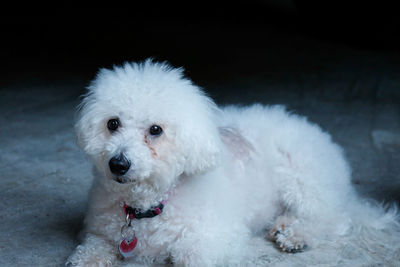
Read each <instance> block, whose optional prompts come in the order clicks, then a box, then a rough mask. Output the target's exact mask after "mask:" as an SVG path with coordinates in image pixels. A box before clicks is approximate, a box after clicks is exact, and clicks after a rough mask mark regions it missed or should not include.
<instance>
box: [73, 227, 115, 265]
mask: <svg viewBox="0 0 400 267" xmlns="http://www.w3.org/2000/svg"><path fill="white" fill-rule="evenodd" d="M116 258H117V251H116V249H115V247H114V246H112V244H111V243H110V242H109V241H107V240H105V239H103V238H101V237H99V236H96V235H92V234H87V236H86V237H85V239H84V241H83V242H82V244H81V245H79V246H78V247H76V249H75V251H74V253H73V254H72V255H71V256H70V257H69V258H68V260H67V263H66V264H65V265H66V266H93V267H94V266H99V267H100V266H112V264H113V262H114V261H115V260H116Z"/></svg>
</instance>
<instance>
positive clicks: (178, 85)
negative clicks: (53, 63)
mask: <svg viewBox="0 0 400 267" xmlns="http://www.w3.org/2000/svg"><path fill="white" fill-rule="evenodd" d="M215 109H216V107H215V104H214V103H213V102H212V101H211V100H210V99H209V98H208V97H206V96H205V95H204V94H203V93H202V92H201V91H200V90H199V89H198V88H197V87H196V86H194V85H192V83H191V82H190V81H189V80H187V79H185V78H183V77H182V70H180V69H172V68H170V67H168V65H166V64H156V63H152V62H150V61H146V62H144V63H142V64H125V65H124V66H123V67H119V68H114V70H101V71H100V73H99V74H98V76H97V78H96V79H95V80H94V81H93V82H92V84H91V86H90V87H89V92H88V94H87V95H86V96H85V98H84V100H83V102H82V105H81V108H80V114H79V120H78V122H77V124H76V129H77V133H78V138H79V142H80V144H81V145H82V147H83V148H84V150H85V151H86V153H87V154H88V155H89V156H90V157H91V158H92V160H93V162H94V164H95V166H96V168H97V170H98V172H100V173H102V174H104V175H103V176H104V177H106V178H107V179H112V180H114V181H115V182H116V183H121V184H137V185H140V184H151V185H152V186H153V188H154V189H155V190H164V189H165V188H167V187H168V186H170V185H171V184H172V183H173V182H174V181H175V180H176V178H177V177H178V176H180V175H181V174H183V173H186V174H194V173H198V172H202V171H205V170H207V169H209V168H211V167H213V166H214V165H215V164H216V162H217V160H218V154H219V148H220V143H219V142H220V139H219V137H218V133H217V129H216V127H215V123H214V121H213V118H214V112H215Z"/></svg>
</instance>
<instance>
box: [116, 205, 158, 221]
mask: <svg viewBox="0 0 400 267" xmlns="http://www.w3.org/2000/svg"><path fill="white" fill-rule="evenodd" d="M164 204H165V201H161V202H160V204H158V205H157V206H153V207H151V208H150V209H148V210H146V211H142V210H141V209H138V208H132V207H131V206H129V205H127V204H126V203H125V202H124V206H123V209H124V213H125V215H126V216H127V218H128V217H129V219H137V220H140V219H143V218H153V217H155V216H157V215H159V214H161V213H162V211H163V208H164Z"/></svg>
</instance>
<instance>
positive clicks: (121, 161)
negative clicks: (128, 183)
mask: <svg viewBox="0 0 400 267" xmlns="http://www.w3.org/2000/svg"><path fill="white" fill-rule="evenodd" d="M108 165H109V166H110V170H111V172H112V173H113V174H115V175H124V174H125V173H127V172H128V170H129V167H130V166H131V163H130V162H129V160H128V159H127V158H126V157H125V156H124V154H122V153H121V154H119V155H118V156H115V157H112V158H111V159H110V162H109V163H108Z"/></svg>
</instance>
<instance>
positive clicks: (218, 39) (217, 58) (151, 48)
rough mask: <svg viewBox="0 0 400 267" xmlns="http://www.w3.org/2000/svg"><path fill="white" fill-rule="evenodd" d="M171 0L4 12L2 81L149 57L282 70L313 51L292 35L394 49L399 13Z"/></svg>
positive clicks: (197, 69) (221, 67)
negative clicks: (165, 1)
mask: <svg viewBox="0 0 400 267" xmlns="http://www.w3.org/2000/svg"><path fill="white" fill-rule="evenodd" d="M169 2H170V1H169ZM169 2H168V3H156V2H154V3H152V4H143V3H140V2H138V3H130V4H122V3H115V4H110V3H107V4H96V5H92V6H90V7H85V6H80V5H74V4H61V5H57V6H55V5H50V6H44V5H42V6H37V5H36V4H35V5H32V6H24V5H23V4H22V3H21V7H16V6H14V8H9V9H7V8H5V9H3V11H2V16H1V26H2V31H1V32H2V37H1V39H2V44H3V48H2V49H1V58H2V63H3V64H1V65H2V69H1V73H2V74H3V75H4V77H3V79H2V80H3V81H4V79H5V80H9V81H12V80H11V79H21V75H23V76H27V75H28V73H29V75H30V77H29V78H38V77H43V76H45V78H46V79H50V78H56V79H58V78H59V75H65V76H66V77H68V75H71V74H83V73H85V74H87V75H88V76H86V75H85V76H82V77H87V78H88V79H90V78H91V77H92V76H93V73H94V72H95V71H96V69H97V68H99V67H110V66H112V65H113V64H120V63H122V62H124V61H137V60H142V59H145V58H147V57H154V58H155V59H157V60H168V61H170V62H171V63H172V64H173V65H176V66H184V67H185V68H186V69H187V71H188V73H189V75H190V76H191V77H192V78H194V79H195V80H196V81H198V82H200V83H201V82H202V81H203V80H206V79H229V78H230V77H232V76H235V75H236V74H237V73H240V74H242V73H243V72H246V71H247V72H250V73H253V72H255V71H256V72H268V71H270V70H272V71H274V70H276V69H284V70H286V71H287V72H290V71H291V70H292V69H296V70H297V69H299V68H308V67H309V66H307V62H308V61H309V58H312V57H315V55H313V54H312V47H307V44H304V43H303V42H299V41H297V40H296V39H299V38H300V39H304V38H309V39H310V40H313V39H315V40H320V41H322V42H323V43H324V44H338V45H342V46H349V47H353V48H354V49H356V50H359V51H364V50H374V51H381V52H385V53H391V54H393V55H396V56H397V55H398V49H399V23H400V19H399V16H398V10H397V9H396V8H395V5H394V3H391V2H385V1H375V2H372V1H371V2H370V1H364V2H362V1H291V0H281V1H279V0H275V1H273V0H267V1H246V2H243V3H235V2H234V1H233V2H224V1H222V2H221V1H219V2H218V1H215V3H214V2H211V1H199V2H198V1H191V2H193V3H190V4H188V3H186V4H183V3H169ZM285 38H286V41H285V40H284V39H285ZM4 45H5V46H4ZM285 50H286V51H285ZM307 50H311V51H307ZM328 52H329V51H327V52H326V53H328ZM330 52H332V53H335V52H334V51H330ZM311 60H313V59H311ZM249 67H250V68H249Z"/></svg>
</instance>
